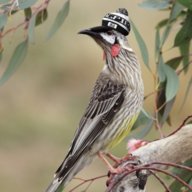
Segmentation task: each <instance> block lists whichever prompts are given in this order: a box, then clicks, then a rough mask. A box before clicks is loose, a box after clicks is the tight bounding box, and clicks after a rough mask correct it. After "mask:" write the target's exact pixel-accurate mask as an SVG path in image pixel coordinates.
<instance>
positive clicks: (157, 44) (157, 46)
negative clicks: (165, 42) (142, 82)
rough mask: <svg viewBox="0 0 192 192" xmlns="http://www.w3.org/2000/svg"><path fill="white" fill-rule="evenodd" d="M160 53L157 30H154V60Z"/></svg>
mask: <svg viewBox="0 0 192 192" xmlns="http://www.w3.org/2000/svg"><path fill="white" fill-rule="evenodd" d="M160 52H161V49H160V33H159V29H158V28H157V29H156V33H155V58H157V57H158V56H159V53H160Z"/></svg>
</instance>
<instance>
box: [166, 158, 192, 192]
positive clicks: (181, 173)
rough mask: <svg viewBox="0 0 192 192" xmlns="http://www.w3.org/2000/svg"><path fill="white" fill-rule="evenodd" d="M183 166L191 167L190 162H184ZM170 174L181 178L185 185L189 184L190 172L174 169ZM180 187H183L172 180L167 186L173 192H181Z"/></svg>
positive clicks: (191, 177) (191, 162)
mask: <svg viewBox="0 0 192 192" xmlns="http://www.w3.org/2000/svg"><path fill="white" fill-rule="evenodd" d="M184 165H185V166H189V167H192V160H188V161H186V162H185V163H184ZM172 172H173V174H176V175H177V176H178V177H180V178H182V180H183V181H185V182H186V183H189V182H190V181H191V179H192V172H189V171H187V170H186V169H178V168H174V169H173V171H172ZM182 187H183V184H182V183H180V182H179V181H177V180H174V181H173V182H172V183H171V185H170V186H169V189H170V190H171V191H174V192H181V191H182V190H181V188H182Z"/></svg>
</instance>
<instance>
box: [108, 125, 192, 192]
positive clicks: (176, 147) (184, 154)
mask: <svg viewBox="0 0 192 192" xmlns="http://www.w3.org/2000/svg"><path fill="white" fill-rule="evenodd" d="M191 146H192V124H189V125H185V126H183V127H182V129H180V130H179V131H178V132H176V133H175V134H174V135H171V136H169V137H166V138H164V139H160V140H157V141H153V142H150V143H148V144H147V145H145V146H143V147H140V148H139V149H137V150H135V151H134V152H132V154H131V155H132V156H133V157H135V161H134V162H133V159H131V160H130V159H129V158H128V160H126V161H123V162H122V163H120V164H119V165H118V167H119V168H124V171H123V172H121V173H120V174H114V175H113V174H112V175H111V176H110V178H109V185H108V188H107V191H110V192H144V191H145V184H146V181H147V178H148V176H149V175H150V174H151V171H150V168H151V170H152V171H157V172H158V171H159V170H160V171H161V170H162V172H164V174H166V173H167V171H163V170H165V169H167V167H168V166H175V164H176V163H180V162H183V161H185V160H188V159H191V158H192V147H191ZM158 162H161V163H158ZM130 165H131V166H130ZM176 166H177V165H176ZM177 167H178V168H185V167H184V166H183V167H182V166H180V167H179V166H177ZM188 170H189V171H191V170H192V169H190V168H188ZM188 187H189V188H190V187H191V186H188Z"/></svg>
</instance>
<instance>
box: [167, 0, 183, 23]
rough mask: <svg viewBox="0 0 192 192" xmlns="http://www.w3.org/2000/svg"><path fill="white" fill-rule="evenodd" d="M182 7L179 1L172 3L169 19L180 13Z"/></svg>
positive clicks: (171, 19) (173, 18)
mask: <svg viewBox="0 0 192 192" xmlns="http://www.w3.org/2000/svg"><path fill="white" fill-rule="evenodd" d="M183 9H184V7H183V6H182V5H181V4H180V3H177V2H176V3H174V4H173V7H172V10H171V15H170V18H169V21H173V20H175V19H176V18H177V17H178V16H179V15H180V13H181V12H182V11H183Z"/></svg>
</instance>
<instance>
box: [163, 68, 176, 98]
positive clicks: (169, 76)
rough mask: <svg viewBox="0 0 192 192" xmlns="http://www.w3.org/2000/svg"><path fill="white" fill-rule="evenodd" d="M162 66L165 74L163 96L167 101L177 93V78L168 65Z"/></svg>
mask: <svg viewBox="0 0 192 192" xmlns="http://www.w3.org/2000/svg"><path fill="white" fill-rule="evenodd" d="M163 68H164V72H165V74H166V89H165V96H166V101H167V102H168V101H170V100H171V99H173V98H174V97H175V96H176V94H177V91H178V89H179V78H178V76H177V74H176V72H175V71H174V70H173V69H172V68H171V67H169V66H168V65H164V66H163Z"/></svg>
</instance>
